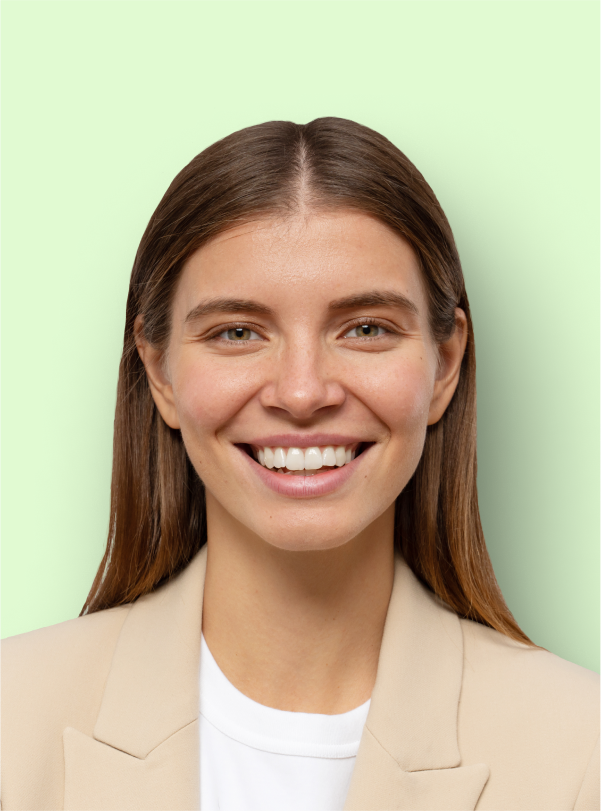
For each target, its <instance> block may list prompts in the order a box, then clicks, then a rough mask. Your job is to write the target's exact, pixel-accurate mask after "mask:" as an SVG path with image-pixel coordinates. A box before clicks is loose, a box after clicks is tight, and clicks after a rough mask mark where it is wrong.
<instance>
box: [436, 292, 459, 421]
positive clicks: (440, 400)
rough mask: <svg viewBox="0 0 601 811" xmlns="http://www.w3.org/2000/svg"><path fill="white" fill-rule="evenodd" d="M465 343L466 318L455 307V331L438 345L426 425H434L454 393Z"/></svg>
mask: <svg viewBox="0 0 601 811" xmlns="http://www.w3.org/2000/svg"><path fill="white" fill-rule="evenodd" d="M466 345H467V318H466V315H465V313H464V312H463V310H462V309H460V308H459V307H456V308H455V331H454V332H453V334H452V335H451V337H450V338H449V340H448V341H445V342H444V343H443V344H440V346H439V347H438V352H439V358H440V368H439V372H438V375H437V377H436V382H435V383H434V393H433V395H432V400H431V401H430V412H429V414H428V425H434V423H436V422H438V421H439V420H440V419H441V417H442V415H443V414H444V412H445V411H446V409H447V407H448V405H449V403H450V402H451V400H452V398H453V395H454V394H455V389H456V388H457V384H458V383H459V375H460V373H461V362H462V360H463V355H464V353H465V347H466Z"/></svg>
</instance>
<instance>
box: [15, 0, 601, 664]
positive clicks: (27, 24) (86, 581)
mask: <svg viewBox="0 0 601 811" xmlns="http://www.w3.org/2000/svg"><path fill="white" fill-rule="evenodd" d="M598 8H599V7H598V3H597V2H586V1H584V2H577V1H575V0H570V2H545V1H544V0H542V1H541V2H524V1H520V2H478V1H476V2H456V1H455V0H447V1H446V2H423V1H422V2H373V1H370V2H271V3H270V2H253V1H252V0H250V1H249V2H241V3H238V2H173V1H171V2H145V1H144V0H142V1H138V2H129V1H126V2H124V0H120V1H119V2H53V1H52V0H50V1H49V2H7V1H6V0H5V1H4V2H3V3H2V39H3V53H2V62H3V64H2V93H3V153H4V160H3V191H2V194H3V214H4V218H3V326H2V334H3V427H4V431H3V462H4V464H3V485H4V486H3V565H2V575H3V595H2V599H3V635H12V634H15V633H20V632H23V631H27V630H30V629H33V628H38V627H40V626H43V625H49V624H52V623H56V622H60V621H62V620H65V619H67V618H70V617H74V616H76V615H77V614H78V612H79V610H80V608H81V605H82V603H83V601H84V599H85V597H86V594H87V591H88V589H89V586H90V584H91V581H92V577H93V575H94V573H95V570H96V568H97V565H98V563H99V560H100V557H101V554H102V550H103V545H104V540H105V533H106V529H107V516H108V504H109V479H110V464H111V431H112V418H113V408H114V398H115V385H116V379H117V365H118V361H119V357H120V346H121V339H122V330H123V318H124V308H125V297H126V291H127V286H128V277H129V272H130V268H131V265H132V261H133V257H134V253H135V250H136V247H137V243H138V241H139V239H140V237H141V235H142V231H143V229H144V227H145V225H146V222H147V221H148V218H149V216H150V214H151V213H152V211H153V209H154V207H155V206H156V204H157V203H158V201H159V199H160V197H161V196H162V194H163V192H164V191H165V189H166V187H167V185H168V184H169V182H170V181H171V179H172V178H173V176H174V175H175V174H176V172H178V171H179V169H181V168H182V167H183V165H184V164H185V163H187V162H188V161H189V160H190V159H191V158H192V157H193V156H194V155H195V154H197V153H198V152H200V151H201V150H202V149H203V148H204V147H206V146H208V145H209V144H210V143H212V142H213V141H215V140H216V139H218V138H220V137H222V136H224V135H226V134H228V133H230V132H232V131H233V130H236V129H239V128H241V127H244V126H247V125H250V124H254V123H258V122H262V121H266V120H269V119H292V120H294V121H297V122H306V121H309V120H311V119H313V118H315V117H317V116H322V115H336V116H342V117H347V118H352V119H355V120H357V121H360V122H362V123H364V124H367V125H368V126H371V127H373V128H375V129H377V130H379V131H380V132H382V133H383V134H385V135H386V136H387V137H389V138H390V139H391V140H392V141H393V142H394V143H396V144H397V145H398V146H399V147H400V148H401V149H402V150H403V151H405V152H406V153H407V155H408V156H409V157H410V158H411V159H412V160H413V161H414V162H415V163H416V165H417V166H418V167H419V168H420V170H421V171H422V172H423V173H424V174H425V176H426V178H427V179H428V180H429V182H430V183H431V185H432V187H433V188H434V190H435V192H436V193H437V195H438V196H439V199H440V201H441V203H442V205H443V207H444V208H445V210H446V212H447V215H448V217H449V219H450V221H451V224H452V226H453V228H454V231H455V235H456V238H457V242H458V246H459V250H460V253H461V256H462V260H463V264H464V269H465V275H466V279H467V287H468V293H469V295H470V299H471V304H472V308H473V313H474V322H475V331H476V345H477V357H478V387H479V455H480V471H479V487H480V498H481V507H482V513H483V521H484V528H485V532H486V537H487V540H488V545H489V548H490V552H491V556H492V559H493V562H494V565H495V569H496V572H497V575H498V578H499V581H500V583H501V586H502V589H503V592H504V594H505V596H506V599H507V601H508V603H509V606H510V608H511V609H512V611H513V612H514V614H515V616H516V618H517V620H518V622H519V623H520V624H521V625H522V627H523V628H524V630H525V631H526V632H527V633H528V634H529V635H530V636H531V637H532V638H533V639H534V640H535V641H536V642H538V643H539V644H541V645H543V646H545V647H547V648H549V649H550V650H552V651H554V652H555V653H557V654H559V655H560V656H563V657H565V658H567V659H570V660H572V661H574V662H577V663H579V664H582V665H585V666H586V667H589V668H593V669H598V666H599V658H598V657H599V629H598V618H599V612H598V590H599V556H598V529H599V527H598V523H599V522H598V515H599V513H598V495H599V476H598V448H599V430H598V416H597V415H598V391H599V373H598V368H599V364H598V343H599V342H598V300H599V295H598V258H599V256H598V254H599V249H598V246H599V242H598V222H599V205H598V177H599V165H598V164H599V161H598V113H599V110H598V106H599V105H598V93H599V88H598V51H599V48H598V30H599V19H598V17H599V11H598Z"/></svg>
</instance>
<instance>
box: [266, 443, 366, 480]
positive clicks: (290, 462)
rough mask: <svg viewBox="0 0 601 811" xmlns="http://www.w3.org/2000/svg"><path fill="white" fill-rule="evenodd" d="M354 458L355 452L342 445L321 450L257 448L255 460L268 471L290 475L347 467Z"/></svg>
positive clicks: (313, 448)
mask: <svg viewBox="0 0 601 811" xmlns="http://www.w3.org/2000/svg"><path fill="white" fill-rule="evenodd" d="M354 458H355V451H354V450H351V449H350V448H348V449H347V448H345V447H344V445H337V446H335V447H334V445H328V446H327V447H325V448H323V450H322V449H321V448H318V447H312V448H305V449H304V450H303V448H281V447H279V448H267V447H265V448H258V449H257V460H258V462H259V464H261V465H263V466H264V467H267V468H269V469H270V470H271V469H273V468H275V469H276V470H277V471H278V473H291V472H292V471H296V472H299V471H302V470H306V471H311V473H308V474H307V475H313V473H314V471H317V470H321V469H322V468H323V467H342V466H343V465H348V463H349V462H351V461H352V460H353V459H354Z"/></svg>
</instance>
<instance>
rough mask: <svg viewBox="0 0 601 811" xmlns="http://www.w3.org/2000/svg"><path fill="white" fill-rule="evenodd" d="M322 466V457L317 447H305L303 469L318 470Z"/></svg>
mask: <svg viewBox="0 0 601 811" xmlns="http://www.w3.org/2000/svg"><path fill="white" fill-rule="evenodd" d="M322 466H323V457H322V455H321V451H320V450H319V448H307V450H306V451H305V470H319V468H320V467H322Z"/></svg>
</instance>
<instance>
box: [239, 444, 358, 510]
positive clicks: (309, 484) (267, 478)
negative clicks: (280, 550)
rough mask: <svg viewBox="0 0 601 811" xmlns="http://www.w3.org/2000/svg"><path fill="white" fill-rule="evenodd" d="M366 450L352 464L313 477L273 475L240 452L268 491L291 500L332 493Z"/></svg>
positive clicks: (346, 477)
mask: <svg viewBox="0 0 601 811" xmlns="http://www.w3.org/2000/svg"><path fill="white" fill-rule="evenodd" d="M368 450H369V448H366V449H365V450H364V451H363V453H361V454H360V455H359V456H356V457H355V458H354V459H353V461H352V462H349V463H348V464H346V465H343V466H342V467H337V468H333V469H332V470H328V471H326V472H324V473H316V474H314V475H313V476H300V475H298V474H294V473H293V474H291V475H287V474H286V473H275V472H274V471H273V470H270V469H269V468H267V467H263V465H260V464H259V463H258V462H255V460H254V459H253V458H252V457H251V456H249V455H248V454H247V453H246V451H245V450H243V449H242V448H240V452H241V453H242V454H243V455H244V456H245V457H246V459H247V460H248V462H249V463H250V465H251V468H252V470H253V471H254V472H255V473H256V474H257V476H258V477H259V478H260V479H261V481H262V482H263V484H266V485H267V487H269V488H270V490H273V491H274V492H275V493H279V495H281V496H290V497H292V498H316V497H317V496H325V495H327V494H328V493H333V492H334V491H335V490H337V489H338V488H339V487H341V486H342V485H343V484H344V483H345V482H346V481H348V479H350V477H351V476H352V475H353V473H354V472H355V470H356V469H357V467H358V465H359V464H360V463H361V459H363V457H364V456H365V454H366V453H367V451H368Z"/></svg>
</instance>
